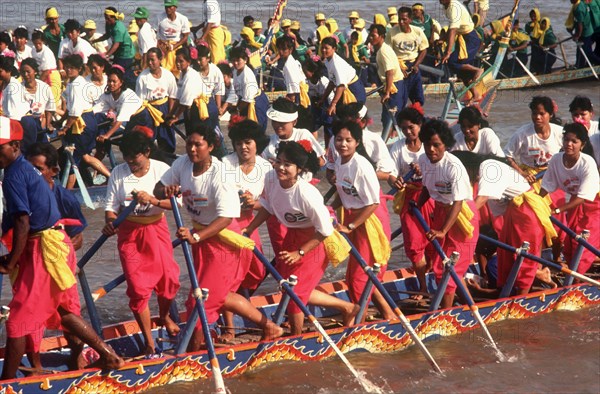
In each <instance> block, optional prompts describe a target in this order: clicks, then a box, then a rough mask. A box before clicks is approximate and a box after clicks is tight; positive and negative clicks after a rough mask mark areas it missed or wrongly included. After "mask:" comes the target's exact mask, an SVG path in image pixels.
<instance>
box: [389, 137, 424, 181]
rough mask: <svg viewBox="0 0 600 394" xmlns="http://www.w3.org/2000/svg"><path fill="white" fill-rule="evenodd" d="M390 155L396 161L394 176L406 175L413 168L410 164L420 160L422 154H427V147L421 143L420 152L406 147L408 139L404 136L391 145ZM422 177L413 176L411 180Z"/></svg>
mask: <svg viewBox="0 0 600 394" xmlns="http://www.w3.org/2000/svg"><path fill="white" fill-rule="evenodd" d="M390 156H391V157H392V160H393V161H394V163H396V169H395V171H394V173H393V175H394V176H404V175H405V174H406V173H408V172H409V171H410V170H411V167H410V165H411V164H413V163H415V164H417V163H418V162H419V158H420V157H421V156H425V147H424V145H423V144H421V147H420V148H419V151H418V152H411V151H409V150H408V148H407V147H406V139H405V138H402V139H399V140H398V141H396V142H394V143H393V144H392V146H390ZM417 179H421V178H420V177H417V176H416V175H413V176H412V177H411V180H417Z"/></svg>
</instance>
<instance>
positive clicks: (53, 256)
mask: <svg viewBox="0 0 600 394" xmlns="http://www.w3.org/2000/svg"><path fill="white" fill-rule="evenodd" d="M38 235H39V236H40V237H41V246H42V259H43V260H44V267H45V268H46V271H48V274H50V277H51V278H52V280H54V282H55V283H56V285H57V286H58V287H59V288H60V289H61V290H67V289H69V288H71V287H73V286H74V285H75V284H76V283H77V282H76V281H75V275H74V274H73V271H71V268H69V265H68V264H67V258H68V256H69V252H70V248H69V245H67V244H66V243H65V242H64V239H65V233H63V232H62V231H58V230H54V229H47V230H44V231H40V232H38V233H35V234H33V236H38Z"/></svg>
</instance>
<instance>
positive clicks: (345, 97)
mask: <svg viewBox="0 0 600 394" xmlns="http://www.w3.org/2000/svg"><path fill="white" fill-rule="evenodd" d="M356 81H358V77H357V76H355V77H354V78H353V79H352V81H350V83H348V85H347V86H346V88H345V89H344V93H343V94H342V103H343V104H351V103H355V102H356V96H354V93H352V92H351V91H350V88H349V87H348V86H350V85H352V84H353V83H354V82H356Z"/></svg>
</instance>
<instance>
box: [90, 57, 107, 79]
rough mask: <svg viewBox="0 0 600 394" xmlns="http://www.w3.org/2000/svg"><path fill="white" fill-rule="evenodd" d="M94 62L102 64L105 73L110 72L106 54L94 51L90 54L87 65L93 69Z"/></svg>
mask: <svg viewBox="0 0 600 394" xmlns="http://www.w3.org/2000/svg"><path fill="white" fill-rule="evenodd" d="M92 63H96V64H97V65H99V66H102V67H103V68H104V73H105V74H106V73H107V72H108V69H109V68H110V63H109V61H108V60H106V58H105V57H104V56H102V55H99V54H97V53H93V54H91V55H90V56H88V61H87V66H88V67H89V68H90V70H91V69H92Z"/></svg>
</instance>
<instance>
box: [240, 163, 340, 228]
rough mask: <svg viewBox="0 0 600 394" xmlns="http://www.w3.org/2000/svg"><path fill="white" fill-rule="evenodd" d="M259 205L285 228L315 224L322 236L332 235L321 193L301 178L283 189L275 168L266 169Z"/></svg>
mask: <svg viewBox="0 0 600 394" xmlns="http://www.w3.org/2000/svg"><path fill="white" fill-rule="evenodd" d="M260 204H261V205H262V206H263V207H264V208H265V209H266V210H267V211H268V212H269V213H271V214H272V215H275V216H276V217H277V220H279V222H280V223H281V224H283V225H284V226H286V227H289V228H309V227H314V228H315V230H316V231H318V232H319V233H320V234H321V235H323V236H325V237H328V236H330V235H331V234H333V224H332V223H331V218H330V217H329V211H328V210H327V208H326V207H325V204H323V196H322V195H321V193H320V192H319V190H318V189H317V188H316V187H314V186H313V185H311V184H310V183H308V182H307V181H305V180H304V179H302V178H298V180H297V181H296V183H295V184H294V186H292V187H290V188H289V189H284V188H282V187H281V185H280V184H279V181H278V180H277V175H276V173H275V171H271V172H269V173H268V174H267V180H266V182H265V190H264V191H263V194H262V196H261V198H260ZM238 205H239V203H238Z"/></svg>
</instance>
